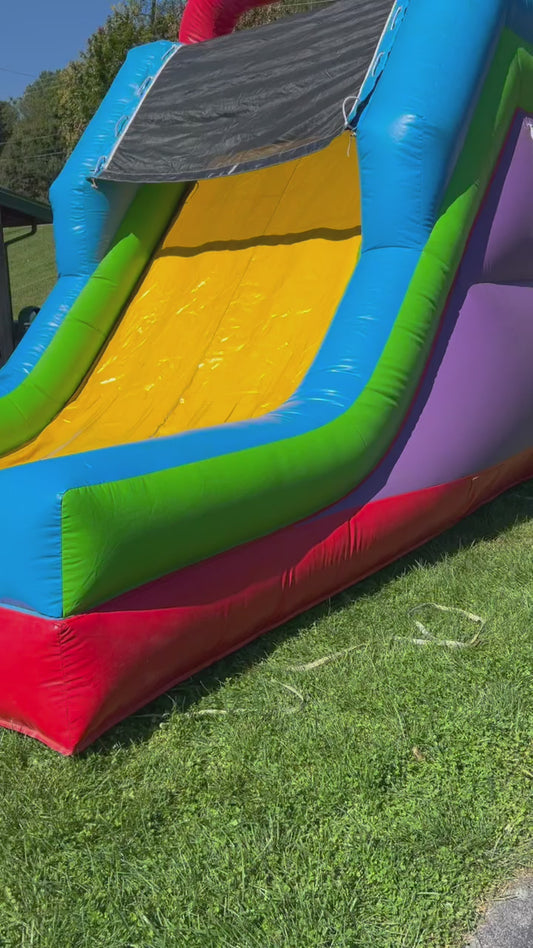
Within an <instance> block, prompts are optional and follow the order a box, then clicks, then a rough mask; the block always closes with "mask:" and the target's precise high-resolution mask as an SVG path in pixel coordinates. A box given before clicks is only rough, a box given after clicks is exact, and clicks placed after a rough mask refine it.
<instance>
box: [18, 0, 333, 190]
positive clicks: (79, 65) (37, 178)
mask: <svg viewBox="0 0 533 948" xmlns="http://www.w3.org/2000/svg"><path fill="white" fill-rule="evenodd" d="M322 2H325V0H280V2H279V3H276V4H274V5H273V6H268V7H259V8H258V9H256V10H254V11H252V12H251V13H249V14H248V16H247V17H246V18H245V20H244V21H243V24H242V26H243V27H245V28H248V27H254V26H259V25H261V24H263V23H269V22H272V21H273V20H275V19H277V18H279V17H281V16H285V15H287V14H291V13H295V12H302V10H305V9H306V8H311V7H316V6H319V5H321V3H322ZM184 5H185V0H144V2H143V0H123V2H121V3H119V5H118V6H116V7H114V8H113V10H112V12H111V13H110V14H109V16H108V18H107V20H106V22H105V23H104V25H103V26H101V27H100V28H99V29H98V30H96V32H95V33H93V35H92V36H91V37H89V40H88V42H87V46H86V48H85V49H84V50H83V52H82V53H81V54H80V56H79V57H78V58H77V59H76V60H74V61H73V62H71V63H69V65H68V66H66V67H65V68H64V69H58V70H57V71H55V72H42V73H41V74H40V76H38V78H37V79H36V80H35V81H34V82H32V83H31V84H30V85H28V86H27V88H26V89H25V91H24V93H23V95H22V96H21V97H20V98H18V99H12V100H9V101H0V187H4V188H9V189H11V190H13V191H18V192H19V193H20V194H24V195H27V196H28V197H32V198H36V199H41V200H46V199H47V197H48V190H49V187H50V185H51V183H52V181H53V180H54V179H55V178H56V177H57V175H58V174H59V172H60V170H61V168H62V167H63V165H64V163H65V161H66V159H67V157H68V155H69V154H70V152H71V151H72V149H73V148H74V146H75V145H76V142H77V141H78V139H79V138H80V136H81V134H82V133H83V131H84V129H85V128H86V126H87V124H88V123H89V121H90V120H91V118H92V116H93V115H94V113H95V112H96V109H97V108H98V106H99V105H100V102H101V101H102V99H103V97H104V96H105V94H106V92H107V90H108V89H109V86H110V85H111V83H112V81H113V79H114V78H115V76H116V74H117V72H118V70H119V69H120V67H121V65H122V63H123V62H124V59H125V58H126V54H127V52H128V50H129V49H131V48H132V47H133V46H139V45H141V44H142V43H149V42H151V41H153V40H158V39H170V40H175V39H176V37H177V34H178V29H179V21H180V18H181V14H182V12H183V7H184Z"/></svg>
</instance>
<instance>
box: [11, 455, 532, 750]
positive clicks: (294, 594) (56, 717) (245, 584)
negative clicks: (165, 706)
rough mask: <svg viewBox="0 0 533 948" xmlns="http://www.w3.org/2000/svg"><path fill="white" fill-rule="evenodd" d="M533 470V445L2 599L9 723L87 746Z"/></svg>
mask: <svg viewBox="0 0 533 948" xmlns="http://www.w3.org/2000/svg"><path fill="white" fill-rule="evenodd" d="M531 476H533V450H532V451H527V452H525V453H523V454H521V455H519V456H518V457H516V458H513V459H512V460H510V461H507V462H505V463H504V464H501V465H498V466H497V467H495V468H492V469H490V470H489V471H485V472H484V473H483V474H480V475H477V476H472V477H466V478H463V479H462V480H460V481H456V482H455V483H453V484H445V485H443V486H439V487H431V488H428V489H426V490H423V491H418V492H416V493H413V494H405V495H403V496H401V497H392V498H387V499H384V500H379V501H375V502H373V503H369V504H367V505H366V506H364V507H362V508H361V509H359V510H356V511H349V510H345V511H340V512H339V511H331V512H326V513H325V514H324V515H322V516H320V517H314V518H310V519H309V520H306V521H302V522H300V523H298V524H295V525H294V526H292V527H289V528H287V529H285V530H280V531H278V533H275V534H272V535H271V536H268V537H264V538H262V539H260V540H256V541H254V542H253V543H249V544H247V545H245V546H241V547H237V548H236V549H234V550H229V551H228V552H227V553H223V554H221V555H220V556H217V557H213V559H211V560H207V561H204V562H203V563H197V564H195V565H194V566H190V567H188V568H187V569H184V570H181V571H179V572H177V573H173V574H171V575H170V576H166V577H164V578H163V579H160V580H158V581H157V582H154V583H150V584H148V585H147V586H143V587H140V588H139V589H136V590H133V591H132V592H131V593H128V594H126V595H124V596H121V597H119V598H118V599H115V600H113V601H112V602H109V603H107V604H106V605H104V606H101V607H100V609H98V610H95V611H93V612H91V613H88V614H86V615H79V616H73V617H72V618H70V619H64V620H52V619H46V618H42V617H37V616H32V615H28V614H26V613H20V612H17V611H15V610H8V609H0V618H1V621H0V655H1V656H2V661H1V663H0V724H3V725H4V726H5V727H10V728H13V729H15V730H19V731H22V732H23V733H25V734H29V735H31V736H32V737H37V738H39V739H40V740H41V741H43V742H44V743H45V744H48V745H49V746H50V747H52V748H54V749H55V750H59V751H60V752H61V753H64V754H71V753H74V752H75V751H79V750H81V749H83V748H84V747H86V746H87V745H88V744H90V743H91V742H92V741H94V740H95V739H96V738H97V737H98V736H99V735H100V734H102V733H103V732H104V731H106V730H107V729H108V728H110V727H111V726H112V725H113V724H115V723H117V722H118V721H119V720H121V719H122V718H123V717H125V716H126V715H128V714H131V713H132V712H133V711H135V710H137V709H138V708H140V707H141V706H142V705H143V704H146V702H148V701H150V700H152V699H153V698H155V697H156V696H157V695H159V694H161V693H162V692H163V691H165V690H166V689H168V688H169V687H171V686H172V685H174V684H176V683H177V682H178V681H182V680H184V679H186V678H188V677H189V676H190V675H191V674H193V673H194V672H196V671H198V670H199V669H201V668H204V667H205V666H206V665H209V664H211V663H212V662H214V661H216V660H217V659H219V658H222V657H223V656H224V655H227V654H228V653H230V652H232V651H234V650H235V649H237V648H239V647H241V646H242V645H244V644H246V643H247V642H249V641H251V640H252V639H254V638H255V637H256V636H258V635H260V634H261V633H263V632H266V631H268V630H269V629H272V628H274V627H275V626H277V625H280V624H282V623H283V622H286V621H287V620H288V619H290V618H291V617H293V616H295V615H297V614H298V613H300V612H302V611H304V610H305V609H309V608H310V607H311V606H313V605H315V604H316V603H318V602H320V601H322V600H323V599H325V598H327V597H329V596H332V595H334V594H335V593H336V592H339V591H340V590H341V589H344V588H346V587H347V586H350V585H352V584H353V583H355V582H357V581H359V580H361V579H364V578H365V577H366V576H368V575H369V574H370V573H373V572H375V571H376V570H378V569H381V568H382V567H383V566H386V565H387V564H388V563H390V562H392V561H393V560H394V559H397V558H398V557H400V556H403V555H404V554H406V553H407V552H409V551H410V550H412V549H414V548H415V547H417V546H419V545H420V544H422V543H424V542H426V541H427V540H429V539H431V538H432V537H433V536H436V535H437V534H438V533H440V532H442V531H443V530H445V529H446V528H448V527H450V526H452V525H453V524H454V523H456V522H457V521H458V520H460V519H461V518H463V517H465V516H466V515H467V514H469V513H471V512H472V511H473V510H475V509H476V508H477V507H479V506H480V505H481V504H483V503H485V502H486V501H488V500H490V499H491V498H493V497H495V496H497V495H498V494H499V493H501V492H502V491H503V490H505V489H507V488H508V487H511V486H512V485H514V484H517V483H519V482H520V481H522V480H526V479H527V478H529V477H531Z"/></svg>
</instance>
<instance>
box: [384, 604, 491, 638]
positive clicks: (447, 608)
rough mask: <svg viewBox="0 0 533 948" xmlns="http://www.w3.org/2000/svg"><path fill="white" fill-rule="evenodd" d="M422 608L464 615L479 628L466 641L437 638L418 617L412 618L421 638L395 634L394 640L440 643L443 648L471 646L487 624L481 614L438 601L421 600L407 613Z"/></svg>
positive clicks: (410, 613) (418, 610) (409, 613)
mask: <svg viewBox="0 0 533 948" xmlns="http://www.w3.org/2000/svg"><path fill="white" fill-rule="evenodd" d="M423 609H435V610H436V611H437V612H451V613H453V614H455V615H460V616H464V617H465V618H466V619H469V621H470V622H475V623H476V624H477V625H479V628H478V630H477V632H476V634H475V635H474V636H473V638H471V639H469V640H468V641H466V642H465V641H461V640H460V639H439V638H437V637H436V636H435V635H433V633H432V632H431V631H430V630H429V629H428V628H427V627H426V626H425V625H424V624H423V623H422V622H419V620H418V619H414V620H413V621H414V624H415V626H416V628H417V629H418V631H419V632H420V634H421V635H422V636H423V638H405V636H401V635H395V636H394V641H395V642H409V643H410V644H411V645H441V646H444V647H445V648H473V647H474V646H475V645H477V644H478V642H479V639H480V636H481V633H482V631H483V629H484V627H485V625H486V624H487V620H486V619H483V618H482V617H481V616H478V615H476V614H475V613H474V612H468V611H467V610H466V609H461V608H459V606H442V605H441V604H440V603H438V602H423V603H421V604H420V605H419V606H414V608H413V609H410V610H409V612H408V615H410V616H412V615H413V614H414V613H415V612H420V611H421V610H423Z"/></svg>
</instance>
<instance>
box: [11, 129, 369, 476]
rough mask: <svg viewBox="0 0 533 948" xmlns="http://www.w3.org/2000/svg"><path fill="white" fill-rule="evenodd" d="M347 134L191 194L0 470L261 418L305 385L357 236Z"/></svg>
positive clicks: (353, 160)
mask: <svg viewBox="0 0 533 948" xmlns="http://www.w3.org/2000/svg"><path fill="white" fill-rule="evenodd" d="M347 143H348V139H347V136H341V137H339V138H337V139H335V141H334V142H333V143H332V145H330V146H329V147H328V148H327V149H325V150H324V151H322V152H319V153H318V154H316V155H311V156H309V157H307V158H304V159H301V160H300V161H296V162H291V163H289V164H285V165H279V166H277V167H274V168H268V169H266V170H263V171H256V172H251V173H249V174H245V175H241V176H236V177H234V178H226V179H214V180H210V181H202V182H201V183H200V184H198V185H195V186H194V188H192V189H191V191H190V193H189V195H188V197H187V199H186V200H185V202H184V204H183V206H182V207H181V209H180V211H179V213H178V215H177V217H176V218H175V220H174V222H173V224H172V225H171V227H170V229H169V231H168V232H167V234H166V236H165V238H164V240H163V241H162V244H161V246H160V247H159V249H158V251H157V253H156V254H155V255H154V257H153V259H152V261H151V263H150V266H149V267H148V269H147V271H146V273H145V275H144V277H143V279H142V281H141V283H140V285H139V287H138V289H137V291H136V293H135V294H134V296H133V298H132V300H131V301H130V303H129V304H128V306H127V308H126V309H125V311H124V313H123V315H122V317H121V320H120V322H119V323H118V326H117V328H116V330H115V332H114V333H113V335H112V336H111V338H110V339H109V341H108V343H107V345H106V347H105V349H104V350H103V351H102V353H101V355H100V357H99V359H98V360H97V361H96V362H95V365H94V366H93V368H92V370H91V372H90V374H89V375H88V376H87V378H86V379H85V382H84V384H83V386H82V387H81V388H80V389H79V390H78V392H77V393H76V394H75V396H74V397H73V398H72V399H71V401H70V402H69V403H68V404H67V405H66V406H65V408H64V409H63V410H62V411H61V412H60V413H59V415H58V416H57V417H56V418H55V419H54V420H53V421H52V422H51V423H50V425H48V427H47V428H46V429H45V431H44V432H42V434H40V435H39V436H38V437H37V438H35V439H34V440H33V441H32V442H30V443H29V444H27V445H26V446H25V447H23V448H21V449H20V450H18V451H16V452H13V453H12V454H11V455H9V456H7V457H5V458H3V459H0V467H7V466H11V465H13V464H22V463H25V462H28V461H35V460H39V459H42V458H46V457H55V456H59V455H64V454H73V453H76V452H78V451H88V450H92V449H94V448H102V447H108V446H111V445H116V444H124V443H127V442H130V441H141V440H144V439H146V438H153V437H158V436H160V435H161V436H162V435H170V434H175V433H177V432H179V431H184V430H186V429H190V428H204V427H207V426H211V425H221V424H224V423H225V422H233V421H239V420H242V419H247V418H254V417H257V416H259V415H264V414H265V413H267V412H268V411H271V410H272V409H274V408H276V407H278V406H279V405H281V404H282V403H283V402H284V401H285V400H286V399H287V398H288V397H289V396H290V395H291V394H292V393H293V392H294V391H295V389H296V388H297V387H298V385H299V383H300V382H301V381H302V378H303V376H304V375H305V373H306V371H307V370H308V368H309V366H310V365H311V363H312V361H313V359H314V357H315V355H316V353H317V351H318V349H319V347H320V344H321V342H322V340H323V338H324V335H325V333H326V332H327V329H328V327H329V325H330V323H331V320H332V319H333V317H334V315H335V312H336V309H337V307H338V304H339V302H340V299H341V297H342V295H343V292H344V290H345V288H346V285H347V283H348V281H349V279H350V277H351V275H352V273H353V270H354V267H355V264H356V261H357V256H358V251H359V245H360V241H361V208H360V194H359V178H358V171H357V156H356V153H355V148H354V147H353V146H352V149H351V154H348V153H347Z"/></svg>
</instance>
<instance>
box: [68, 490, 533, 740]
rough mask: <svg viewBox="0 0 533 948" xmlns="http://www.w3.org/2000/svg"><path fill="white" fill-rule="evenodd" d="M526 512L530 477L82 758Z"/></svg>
mask: <svg viewBox="0 0 533 948" xmlns="http://www.w3.org/2000/svg"><path fill="white" fill-rule="evenodd" d="M531 517H533V481H529V482H526V483H525V484H521V485H520V486H519V487H516V488H514V489H512V490H509V491H507V492H506V493H505V494H502V495H501V496H500V497H499V498H497V499H496V500H494V501H492V502H491V503H489V504H487V505H485V506H484V507H481V508H480V509H479V510H477V511H476V512H475V513H473V514H471V515H470V516H469V517H467V518H466V519H465V520H463V521H461V523H459V524H457V525H456V526H455V527H452V528H451V529H450V530H447V531H446V532H445V533H443V534H441V535H440V536H439V537H437V538H436V539H434V540H431V541H430V542H429V543H426V544H425V545H424V546H421V547H419V548H418V549H417V550H415V551H414V552H413V553H410V554H408V555H407V556H404V557H402V558H401V559H399V560H396V562H394V563H392V564H391V565H390V566H388V567H386V568H385V569H382V570H380V571H379V572H377V573H374V574H373V575H372V576H370V577H368V579H365V580H363V581H362V582H359V583H356V584H355V585H354V586H351V587H349V588H348V589H346V590H344V592H341V593H339V594H338V595H336V596H333V597H332V598H331V599H327V600H325V601H324V602H323V603H321V604H320V605H318V606H316V607H315V608H314V609H310V610H308V611H307V612H304V613H302V614H301V615H299V616H297V617H296V618H295V619H292V620H291V621H290V622H287V623H285V624H284V625H282V626H279V627H278V628H277V629H273V630H272V631H271V632H266V633H265V634H263V635H262V636H259V638H257V639H255V640H254V641H253V642H251V643H250V644H249V645H245V646H243V647H242V648H240V649H239V650H238V651H236V652H233V653H232V654H231V655H228V656H227V657H226V658H223V659H221V660H220V661H218V662H215V663H214V664H213V665H210V666H209V667H208V668H205V669H204V670H203V671H201V672H198V673H197V674H196V675H193V677H192V678H189V679H187V680H186V681H184V682H182V683H181V684H179V685H176V686H175V687H174V688H172V689H171V690H170V691H167V692H165V694H163V695H161V696H160V697H159V698H157V699H156V700H155V701H152V702H151V703H150V704H149V705H146V706H145V707H144V708H142V709H141V711H139V712H137V713H136V714H133V715H131V716H130V717H128V718H126V719H125V720H124V721H123V722H121V723H120V724H118V725H116V726H115V727H114V728H112V729H111V730H110V731H108V732H107V733H106V734H104V735H103V736H102V737H101V738H100V739H99V740H98V741H97V742H96V743H95V744H93V745H92V746H91V747H89V748H88V749H87V750H86V751H85V752H84V753H83V754H82V757H85V756H88V755H91V754H94V753H96V754H99V755H101V754H105V753H107V752H110V751H111V750H114V749H116V748H117V746H119V747H120V746H123V747H127V746H129V745H131V744H137V743H142V742H144V741H146V740H148V739H149V738H150V736H151V735H152V734H153V732H154V731H156V730H158V728H159V727H160V724H161V722H162V721H163V720H164V718H165V717H166V716H167V715H168V712H169V708H170V709H176V710H178V711H181V712H186V711H187V710H188V709H189V708H191V707H194V705H195V704H196V703H197V702H198V701H199V700H200V699H201V698H204V697H205V696H206V695H207V694H210V695H213V694H215V693H216V692H217V691H218V690H219V689H220V688H222V687H223V686H224V685H225V683H226V682H227V681H229V680H231V679H235V678H236V677H238V676H239V675H242V674H244V673H245V672H246V671H247V670H248V669H249V668H251V667H252V666H254V665H256V664H258V663H259V662H262V661H264V660H265V659H266V658H268V657H269V655H271V654H272V653H273V652H275V651H276V649H277V648H278V646H279V645H281V644H282V643H283V642H285V641H286V640H287V639H289V638H291V637H294V636H297V635H299V634H300V633H301V632H303V631H305V630H306V629H308V628H310V627H311V626H313V625H314V624H315V623H316V622H317V621H319V620H320V619H322V618H324V616H330V615H332V614H335V613H336V612H338V611H340V610H341V609H345V608H346V606H348V605H350V604H352V603H354V602H356V601H357V599H358V598H359V597H360V596H362V595H364V596H368V595H372V594H373V593H376V592H378V591H379V590H381V589H382V588H383V587H384V586H386V585H387V584H388V583H389V582H391V580H394V579H396V578H398V577H399V576H402V575H404V574H405V573H408V572H409V571H411V570H413V569H414V568H418V567H420V566H433V565H435V564H437V563H439V562H440V561H441V560H443V559H444V558H446V557H447V556H449V555H451V554H453V553H457V552H459V551H460V550H463V549H465V548H468V547H471V546H475V545H476V544H477V543H481V542H483V541H487V540H494V539H496V538H497V537H501V536H503V535H504V534H505V532H506V531H507V530H509V529H511V528H512V527H513V526H515V525H516V524H517V523H521V522H524V521H526V520H529V519H531Z"/></svg>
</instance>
